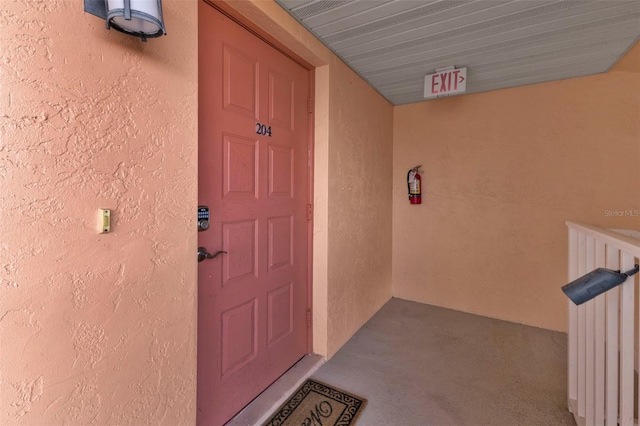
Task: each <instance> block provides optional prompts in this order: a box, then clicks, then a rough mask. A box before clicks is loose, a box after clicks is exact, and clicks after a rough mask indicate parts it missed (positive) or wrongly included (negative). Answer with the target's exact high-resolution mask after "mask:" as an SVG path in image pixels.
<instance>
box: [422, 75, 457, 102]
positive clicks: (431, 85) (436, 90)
mask: <svg viewBox="0 0 640 426" xmlns="http://www.w3.org/2000/svg"><path fill="white" fill-rule="evenodd" d="M466 90H467V69H466V68H458V69H455V68H454V67H450V68H446V69H440V70H438V71H437V72H436V73H435V74H428V75H426V76H425V77H424V97H425V99H429V98H437V97H440V96H448V95H453V94H456V93H464V92H465V91H466Z"/></svg>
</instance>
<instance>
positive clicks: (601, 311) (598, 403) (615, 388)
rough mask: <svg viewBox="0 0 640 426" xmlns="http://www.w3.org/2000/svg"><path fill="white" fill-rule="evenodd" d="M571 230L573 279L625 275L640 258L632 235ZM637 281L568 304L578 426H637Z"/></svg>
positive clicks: (571, 387)
mask: <svg viewBox="0 0 640 426" xmlns="http://www.w3.org/2000/svg"><path fill="white" fill-rule="evenodd" d="M567 226H568V227H569V259H568V279H569V281H573V280H575V279H577V278H579V277H581V276H582V275H585V274H586V273H588V272H591V271H592V270H594V269H596V268H599V267H606V268H609V269H613V270H621V271H623V272H625V271H628V270H631V269H633V268H634V265H635V264H636V263H637V262H638V258H640V240H638V239H635V238H633V237H631V236H629V235H622V234H619V233H616V232H613V231H610V230H606V229H602V228H597V227H593V226H590V225H585V224H581V223H574V222H567ZM637 281H638V279H637V275H636V276H632V277H629V278H628V279H627V280H626V281H625V282H624V283H623V284H621V285H620V286H618V287H615V288H613V289H611V290H609V291H607V292H606V293H604V294H601V295H599V296H598V297H596V298H594V299H592V300H590V301H588V302H585V303H584V304H582V305H580V306H576V305H574V304H573V302H571V301H568V306H569V331H568V333H569V335H568V368H569V371H568V397H569V398H568V399H569V409H570V410H571V412H572V413H573V414H574V417H575V418H576V421H577V423H578V425H597V426H600V425H606V426H616V425H618V424H619V425H620V426H634V394H635V393H634V392H637V391H635V390H634V356H636V355H635V348H636V347H637V341H636V340H635V339H636V338H637V339H638V341H640V315H639V314H638V312H636V311H635V303H634V302H635V291H636V290H635V287H636V285H637V284H636V283H637ZM636 321H637V323H638V329H639V331H638V335H637V336H635V325H634V324H635V322H636ZM637 356H638V357H639V359H638V360H637V361H638V363H640V355H637ZM638 393H640V392H638ZM638 399H639V400H638V405H640V395H639V396H638Z"/></svg>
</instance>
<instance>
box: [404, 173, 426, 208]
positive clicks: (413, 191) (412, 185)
mask: <svg viewBox="0 0 640 426" xmlns="http://www.w3.org/2000/svg"><path fill="white" fill-rule="evenodd" d="M420 167H421V166H416V167H414V168H413V169H411V170H409V172H408V173H407V187H408V189H409V202H410V203H411V204H422V177H421V176H420V173H423V172H422V170H420Z"/></svg>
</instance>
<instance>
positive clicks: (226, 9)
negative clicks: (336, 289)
mask: <svg viewBox="0 0 640 426" xmlns="http://www.w3.org/2000/svg"><path fill="white" fill-rule="evenodd" d="M199 1H203V2H204V3H206V4H208V5H209V6H210V7H213V8H214V9H216V10H217V11H218V12H220V13H222V14H223V15H225V16H226V17H227V18H229V19H231V20H232V21H234V22H235V23H237V24H238V25H240V26H241V27H243V28H244V29H246V30H247V31H249V32H250V33H252V34H253V35H254V36H256V37H257V38H259V39H260V40H262V41H264V42H265V43H267V44H268V45H270V46H271V47H273V48H274V49H276V50H277V51H279V52H280V53H282V54H283V55H285V56H286V57H287V58H289V59H290V60H292V61H293V62H295V63H297V64H298V65H300V66H301V67H303V68H304V69H306V70H307V71H308V75H309V101H308V114H307V115H308V118H309V121H308V126H307V129H308V135H307V171H308V176H307V182H308V188H307V194H308V199H307V205H308V206H311V207H310V218H309V217H308V218H307V219H308V220H307V306H306V307H305V309H306V311H307V318H308V319H307V321H308V322H307V353H312V352H313V216H314V214H313V212H314V202H313V201H314V195H313V188H314V164H315V159H314V152H315V147H314V134H315V132H314V123H315V108H314V105H315V67H314V66H313V65H311V64H310V63H308V62H307V61H305V60H304V59H302V58H301V57H300V56H298V55H296V54H295V53H294V52H292V51H291V50H290V49H288V48H287V47H286V46H285V45H284V44H282V43H280V42H279V41H277V40H276V39H275V38H273V37H272V36H271V35H270V34H269V33H267V32H266V31H264V30H263V29H262V28H260V27H258V26H257V25H255V24H254V23H253V22H251V21H250V20H248V19H247V18H245V17H244V16H242V15H241V14H240V13H238V12H237V11H236V10H234V9H233V8H231V7H230V6H229V5H227V4H226V3H225V2H224V1H216V0H199ZM198 42H199V40H198ZM198 108H199V105H198Z"/></svg>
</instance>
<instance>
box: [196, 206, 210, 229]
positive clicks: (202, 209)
mask: <svg viewBox="0 0 640 426" xmlns="http://www.w3.org/2000/svg"><path fill="white" fill-rule="evenodd" d="M207 229H209V207H207V206H198V232H200V231H206V230H207Z"/></svg>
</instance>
